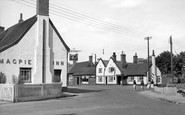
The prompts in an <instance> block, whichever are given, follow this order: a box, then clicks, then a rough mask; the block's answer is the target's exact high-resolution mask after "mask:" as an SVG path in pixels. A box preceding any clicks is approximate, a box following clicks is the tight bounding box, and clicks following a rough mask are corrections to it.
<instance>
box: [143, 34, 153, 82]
mask: <svg viewBox="0 0 185 115" xmlns="http://www.w3.org/2000/svg"><path fill="white" fill-rule="evenodd" d="M151 38H152V37H151V36H149V37H145V38H144V39H145V40H147V49H148V81H150V79H151V78H150V63H149V62H150V59H149V58H150V46H149V41H150V39H151Z"/></svg>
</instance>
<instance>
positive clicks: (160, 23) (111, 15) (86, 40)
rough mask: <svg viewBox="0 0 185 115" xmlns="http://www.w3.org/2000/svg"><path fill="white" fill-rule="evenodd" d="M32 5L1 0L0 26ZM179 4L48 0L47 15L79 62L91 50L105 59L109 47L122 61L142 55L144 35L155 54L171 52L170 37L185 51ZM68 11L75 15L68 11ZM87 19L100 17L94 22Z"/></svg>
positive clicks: (30, 0) (184, 19)
mask: <svg viewBox="0 0 185 115" xmlns="http://www.w3.org/2000/svg"><path fill="white" fill-rule="evenodd" d="M34 4H35V0H0V26H4V27H5V29H7V28H9V27H10V26H12V25H14V24H16V23H17V22H18V20H19V17H20V16H19V15H20V13H23V20H26V19H28V18H30V17H32V16H34V15H35V14H36V8H35V5H34ZM184 6H185V0H50V14H49V16H50V19H51V20H52V22H53V23H54V25H55V26H56V28H57V30H58V31H59V33H60V34H61V36H62V38H63V39H64V41H65V42H66V44H67V45H68V46H69V47H70V49H74V48H75V49H76V50H80V52H78V61H79V62H81V61H88V58H89V56H90V55H92V56H95V54H96V57H97V58H102V59H104V60H109V58H110V56H112V54H113V52H116V55H117V60H120V54H121V52H122V51H123V52H124V53H125V54H126V59H127V62H132V61H133V55H135V53H137V55H138V57H139V58H147V55H148V54H147V41H146V40H144V38H145V37H148V36H151V39H150V54H151V53H152V50H155V54H156V56H157V55H159V54H160V53H162V52H163V51H167V50H168V51H170V44H169V37H170V36H172V38H173V52H174V53H175V54H176V53H179V52H181V51H185V43H184V41H185V15H184V12H185V7H184ZM61 8H63V9H64V8H65V9H67V11H65V12H64V11H61V10H60V9H61ZM52 10H53V11H52ZM54 10H55V11H54ZM69 11H72V13H74V14H71V13H70V16H69V15H68V14H69ZM64 13H65V15H63V14H64ZM66 13H68V14H66ZM78 14H80V16H81V17H79V16H78ZM66 15H68V16H67V17H66ZM84 15H85V17H83V16H84ZM71 18H72V19H71ZM94 19H95V20H94ZM92 20H93V21H100V22H99V23H98V25H97V24H96V25H94V24H93V23H94V22H92ZM88 21H91V22H90V23H86V22H88ZM107 24H108V25H109V26H108V27H107ZM110 24H112V25H111V26H110ZM113 26H114V27H113ZM103 49H104V53H103Z"/></svg>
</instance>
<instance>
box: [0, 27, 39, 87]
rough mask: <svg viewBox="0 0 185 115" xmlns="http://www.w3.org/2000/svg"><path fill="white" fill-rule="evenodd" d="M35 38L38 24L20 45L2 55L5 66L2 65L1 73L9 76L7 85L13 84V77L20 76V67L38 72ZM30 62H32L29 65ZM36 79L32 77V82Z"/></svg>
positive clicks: (0, 67) (0, 66) (0, 57)
mask: <svg viewBox="0 0 185 115" xmlns="http://www.w3.org/2000/svg"><path fill="white" fill-rule="evenodd" d="M33 38H36V24H34V25H33V26H32V27H31V28H30V30H29V31H28V32H27V33H26V34H25V35H24V37H23V38H22V39H21V41H19V43H18V44H16V45H14V46H13V47H11V48H9V49H7V50H5V51H3V52H1V53H0V59H3V60H4V63H3V64H2V63H0V72H3V73H4V74H5V75H6V76H7V83H12V76H16V77H18V76H19V72H20V67H28V68H32V70H31V71H32V72H33V71H36V70H35V69H36V68H35V58H34V55H35V53H34V49H35V47H36V45H35V44H36V41H35V40H34V39H33ZM7 60H10V63H7ZM21 60H22V62H21ZM28 60H31V61H30V62H29V63H28ZM25 61H26V63H25ZM34 79H35V78H34V77H33V76H32V78H31V81H34ZM37 79H38V78H37Z"/></svg>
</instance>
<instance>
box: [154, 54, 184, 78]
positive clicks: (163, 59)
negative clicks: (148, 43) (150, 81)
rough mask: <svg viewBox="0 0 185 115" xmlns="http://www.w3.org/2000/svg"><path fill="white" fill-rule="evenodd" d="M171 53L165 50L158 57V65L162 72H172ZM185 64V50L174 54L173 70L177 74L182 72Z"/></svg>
mask: <svg viewBox="0 0 185 115" xmlns="http://www.w3.org/2000/svg"><path fill="white" fill-rule="evenodd" d="M170 59H171V53H170V52H169V51H164V52H162V53H161V54H159V55H158V56H157V57H156V65H157V66H158V67H159V69H160V70H161V72H162V73H165V74H168V73H171V60H170ZM183 65H185V51H184V52H180V53H179V54H177V55H173V70H174V73H175V75H177V74H179V73H180V74H182V66H183Z"/></svg>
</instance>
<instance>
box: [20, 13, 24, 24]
mask: <svg viewBox="0 0 185 115" xmlns="http://www.w3.org/2000/svg"><path fill="white" fill-rule="evenodd" d="M21 22H23V19H22V13H20V19H19V23H21Z"/></svg>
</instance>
